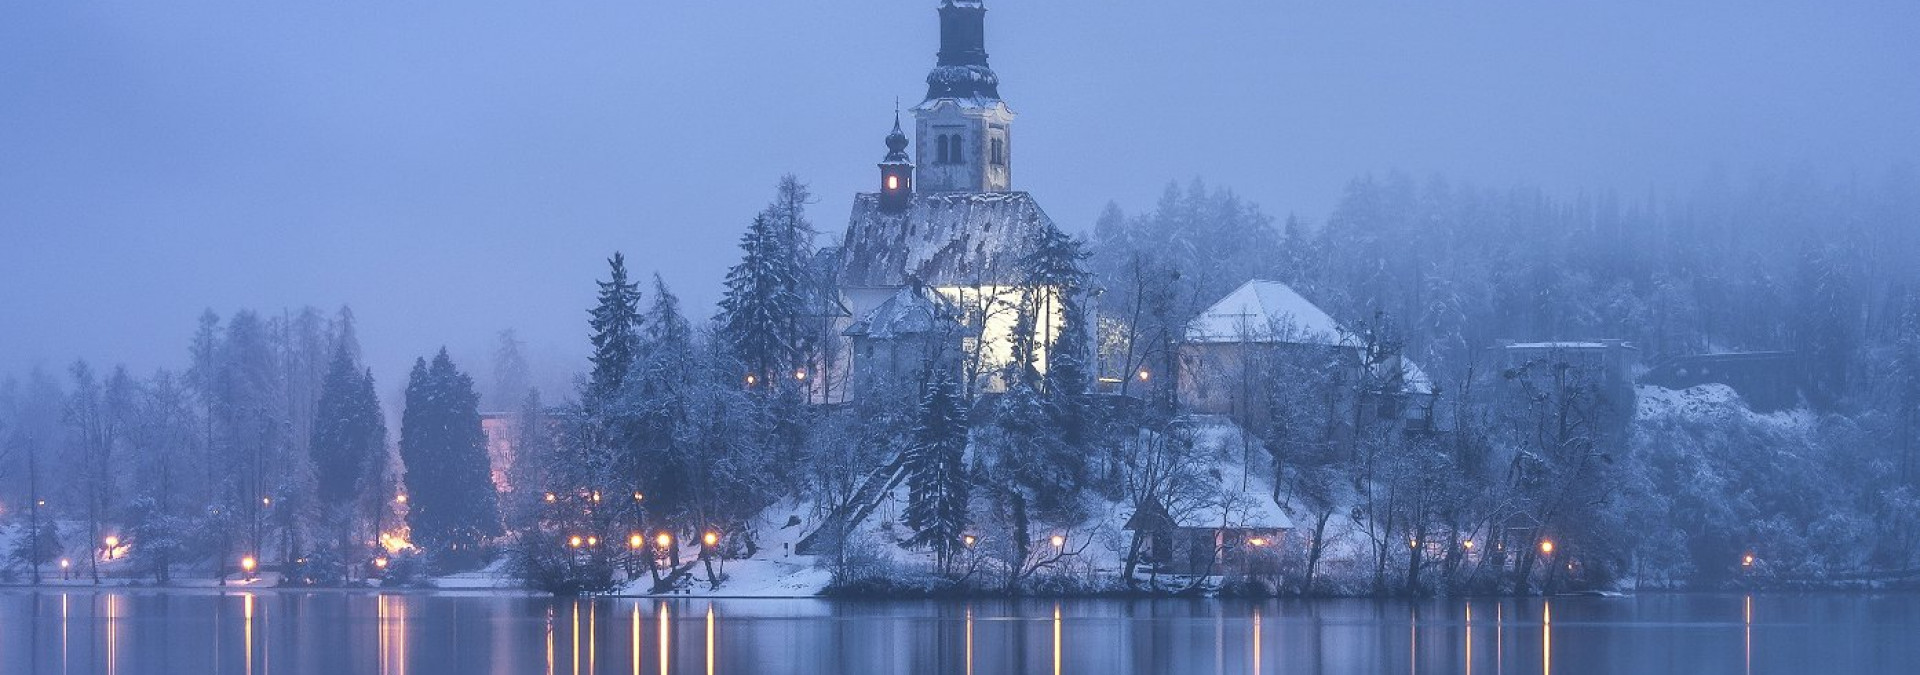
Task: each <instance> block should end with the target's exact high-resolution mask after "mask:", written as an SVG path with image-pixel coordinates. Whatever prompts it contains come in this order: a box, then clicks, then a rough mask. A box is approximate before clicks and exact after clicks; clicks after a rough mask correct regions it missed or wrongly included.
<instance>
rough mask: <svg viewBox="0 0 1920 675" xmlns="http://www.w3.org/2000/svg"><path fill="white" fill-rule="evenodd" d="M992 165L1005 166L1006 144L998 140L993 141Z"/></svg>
mask: <svg viewBox="0 0 1920 675" xmlns="http://www.w3.org/2000/svg"><path fill="white" fill-rule="evenodd" d="M993 165H994V166H1006V165H1007V143H1006V141H1003V140H1001V139H998V138H996V139H993Z"/></svg>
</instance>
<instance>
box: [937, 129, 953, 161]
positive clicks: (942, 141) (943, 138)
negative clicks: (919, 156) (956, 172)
mask: <svg viewBox="0 0 1920 675" xmlns="http://www.w3.org/2000/svg"><path fill="white" fill-rule="evenodd" d="M948 138H951V137H950V136H948V135H946V134H940V135H939V136H937V137H935V138H934V139H933V144H934V145H935V146H937V147H939V157H938V158H936V159H934V161H933V163H935V164H946V163H948V162H951V161H953V159H952V156H950V155H948V154H947V139H948Z"/></svg>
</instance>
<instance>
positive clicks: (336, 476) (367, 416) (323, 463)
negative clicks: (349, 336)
mask: <svg viewBox="0 0 1920 675" xmlns="http://www.w3.org/2000/svg"><path fill="white" fill-rule="evenodd" d="M386 446H387V424H386V420H385V419H384V417H383V415H382V414H381V412H380V401H379V400H378V398H377V397H376V395H375V394H374V388H373V373H372V372H371V371H363V370H361V368H360V365H359V363H358V362H357V361H356V360H355V359H354V356H353V348H352V347H351V346H350V344H349V343H348V342H347V341H345V340H341V341H339V344H338V345H336V346H335V348H334V354H333V360H332V362H331V363H330V364H329V365H328V366H327V376H326V379H325V380H324V381H322V382H321V385H320V412H319V415H318V417H317V419H316V420H315V422H314V427H313V442H312V444H311V446H310V448H311V454H312V459H313V472H314V479H315V483H316V491H317V493H318V496H319V498H320V503H321V504H322V505H324V506H327V507H333V508H350V507H351V506H353V505H354V504H355V503H356V500H357V499H358V498H359V496H360V494H361V492H362V491H364V490H366V489H368V488H370V487H373V484H372V482H371V481H372V480H373V477H374V474H375V469H376V468H377V467H378V466H379V464H380V462H381V460H383V459H385V457H386V450H387V447H386Z"/></svg>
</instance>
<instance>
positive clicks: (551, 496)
mask: <svg viewBox="0 0 1920 675" xmlns="http://www.w3.org/2000/svg"><path fill="white" fill-rule="evenodd" d="M558 499H559V497H556V496H554V494H553V493H551V492H549V493H547V503H548V504H552V503H553V502H554V501H555V500H558Z"/></svg>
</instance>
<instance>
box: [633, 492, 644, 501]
mask: <svg viewBox="0 0 1920 675" xmlns="http://www.w3.org/2000/svg"><path fill="white" fill-rule="evenodd" d="M646 498H647V496H646V495H643V494H640V493H638V492H635V493H633V501H636V502H637V501H642V500H644V499H646Z"/></svg>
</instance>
